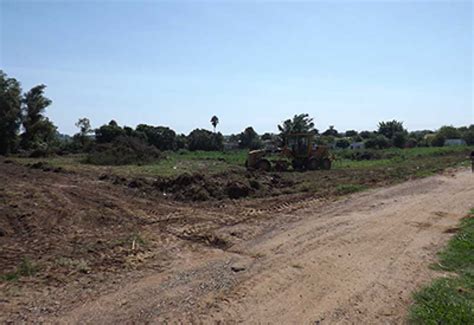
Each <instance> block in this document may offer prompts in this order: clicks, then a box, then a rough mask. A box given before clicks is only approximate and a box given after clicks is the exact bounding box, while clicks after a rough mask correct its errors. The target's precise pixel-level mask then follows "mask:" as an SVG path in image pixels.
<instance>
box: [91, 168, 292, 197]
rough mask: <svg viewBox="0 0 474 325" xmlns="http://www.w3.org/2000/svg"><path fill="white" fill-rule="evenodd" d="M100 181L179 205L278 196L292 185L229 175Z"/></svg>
mask: <svg viewBox="0 0 474 325" xmlns="http://www.w3.org/2000/svg"><path fill="white" fill-rule="evenodd" d="M99 180H104V181H109V182H111V183H113V184H119V185H124V186H127V187H129V188H131V189H140V191H142V192H147V193H153V192H155V193H156V192H157V191H158V192H159V194H160V196H166V197H171V198H172V199H174V200H178V201H207V200H223V199H240V198H244V197H263V196H271V195H273V194H275V193H277V192H278V193H280V192H279V189H284V188H286V187H289V186H292V185H293V181H291V180H287V179H284V178H282V177H281V176H280V175H278V174H265V173H251V172H247V171H238V170H237V171H229V172H226V173H222V174H217V175H203V174H200V173H195V174H181V175H179V176H176V177H166V178H165V177H163V178H157V179H150V178H136V177H135V178H132V179H127V178H125V177H121V176H116V175H109V174H102V175H100V176H99Z"/></svg>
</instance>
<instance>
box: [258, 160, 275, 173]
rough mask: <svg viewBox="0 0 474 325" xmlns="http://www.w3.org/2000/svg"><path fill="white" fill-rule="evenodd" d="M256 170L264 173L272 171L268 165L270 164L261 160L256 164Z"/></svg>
mask: <svg viewBox="0 0 474 325" xmlns="http://www.w3.org/2000/svg"><path fill="white" fill-rule="evenodd" d="M257 169H259V170H263V171H266V172H269V171H270V169H272V165H271V164H270V162H269V161H268V160H266V159H261V160H260V161H259V162H258V163H257Z"/></svg>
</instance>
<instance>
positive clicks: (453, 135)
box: [437, 126, 461, 139]
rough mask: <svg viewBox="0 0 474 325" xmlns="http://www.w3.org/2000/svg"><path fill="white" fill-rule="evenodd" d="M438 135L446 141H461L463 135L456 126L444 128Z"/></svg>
mask: <svg viewBox="0 0 474 325" xmlns="http://www.w3.org/2000/svg"><path fill="white" fill-rule="evenodd" d="M437 133H438V134H440V135H441V136H443V137H444V138H445V139H461V133H460V132H459V131H458V129H456V128H455V127H454V126H442V127H441V128H440V129H439V130H438V132H437Z"/></svg>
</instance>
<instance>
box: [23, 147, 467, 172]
mask: <svg viewBox="0 0 474 325" xmlns="http://www.w3.org/2000/svg"><path fill="white" fill-rule="evenodd" d="M470 150H474V147H465V146H460V147H442V148H431V147H430V148H413V149H386V150H377V151H376V153H377V155H378V156H380V158H379V159H373V160H361V161H357V160H351V159H347V158H344V157H347V156H348V154H349V153H350V152H349V151H334V152H333V153H334V154H335V156H336V160H335V161H334V162H333V169H372V168H391V167H397V166H402V165H406V164H408V165H410V164H412V163H414V162H415V163H416V162H423V161H426V160H432V159H436V158H437V157H443V156H449V155H456V154H457V155H459V154H461V153H466V156H467V154H468V152H469V151H470ZM246 158H247V151H246V150H235V151H227V152H216V151H212V152H206V151H186V150H183V151H178V152H165V153H164V158H163V159H161V160H159V161H157V162H155V163H150V164H145V165H125V166H95V165H88V164H84V163H82V161H83V160H84V156H83V155H68V156H57V157H51V158H15V159H17V160H19V161H20V162H23V163H34V162H38V161H46V162H47V163H48V164H50V165H52V166H54V167H62V168H64V169H66V170H73V171H88V170H96V171H103V172H107V173H114V174H116V175H123V176H165V177H166V176H176V175H179V174H183V173H195V172H199V173H203V174H207V175H212V174H219V173H222V172H225V171H227V170H229V169H242V170H243V169H244V163H245V160H246ZM462 163H463V164H468V161H467V159H465V161H464V162H462ZM439 167H440V168H444V167H446V166H441V165H440V166H439ZM437 170H438V168H436V165H434V167H433V166H430V168H428V169H426V168H420V171H419V175H417V176H427V175H430V174H432V173H433V172H436V171H437Z"/></svg>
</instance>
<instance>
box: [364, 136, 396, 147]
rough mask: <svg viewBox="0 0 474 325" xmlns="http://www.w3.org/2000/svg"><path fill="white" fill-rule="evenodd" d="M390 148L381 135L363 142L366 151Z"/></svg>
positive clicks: (386, 140) (387, 141)
mask: <svg viewBox="0 0 474 325" xmlns="http://www.w3.org/2000/svg"><path fill="white" fill-rule="evenodd" d="M389 146H390V141H389V140H388V139H387V138H386V137H385V136H383V135H378V136H376V137H374V138H370V139H368V140H366V141H365V147H366V148H367V149H384V148H388V147H389Z"/></svg>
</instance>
